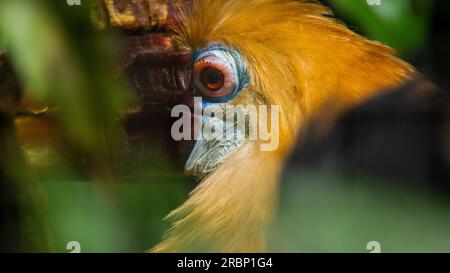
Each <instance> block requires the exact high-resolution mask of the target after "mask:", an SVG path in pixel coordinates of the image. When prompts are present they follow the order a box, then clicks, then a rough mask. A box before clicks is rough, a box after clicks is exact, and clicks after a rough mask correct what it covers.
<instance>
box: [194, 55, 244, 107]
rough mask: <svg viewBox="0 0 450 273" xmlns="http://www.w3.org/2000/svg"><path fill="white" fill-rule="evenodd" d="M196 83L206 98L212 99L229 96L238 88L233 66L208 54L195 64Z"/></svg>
mask: <svg viewBox="0 0 450 273" xmlns="http://www.w3.org/2000/svg"><path fill="white" fill-rule="evenodd" d="M194 84H195V86H196V88H197V90H198V91H200V93H201V94H202V95H203V96H204V97H205V98H211V99H219V98H222V97H227V96H229V95H231V94H232V93H233V92H234V91H235V89H236V80H235V78H234V75H233V72H232V69H231V67H229V66H228V65H227V64H226V63H224V62H223V61H222V60H220V59H219V58H217V57H215V56H206V57H204V58H203V59H201V60H199V61H197V62H196V63H195V64H194Z"/></svg>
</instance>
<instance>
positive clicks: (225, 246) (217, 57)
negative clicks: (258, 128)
mask: <svg viewBox="0 0 450 273" xmlns="http://www.w3.org/2000/svg"><path fill="white" fill-rule="evenodd" d="M173 30H174V32H175V33H176V38H175V44H176V46H177V48H178V49H179V50H180V51H188V52H190V53H192V56H193V59H192V75H193V76H192V86H193V93H192V94H193V95H194V96H197V97H201V98H202V100H201V104H202V106H203V108H204V110H208V109H217V108H220V109H224V108H226V107H227V106H231V105H244V106H246V105H253V106H257V105H275V106H278V107H279V108H278V109H279V115H278V116H277V119H276V120H275V123H277V127H278V128H279V145H278V146H277V148H276V149H274V150H271V151H262V150H261V149H260V146H259V144H260V142H261V141H260V140H253V141H249V140H221V139H214V138H212V139H207V140H198V141H197V143H196V145H195V147H194V150H193V151H192V153H191V156H190V158H189V160H188V162H187V164H186V170H187V171H188V172H189V173H191V174H193V175H195V176H197V177H199V178H200V180H201V182H200V184H199V185H198V187H197V188H196V189H195V190H194V191H193V192H192V194H191V196H190V197H189V199H188V200H187V201H186V202H185V203H184V204H183V205H182V206H181V207H179V208H178V209H176V210H174V211H173V212H172V213H171V214H169V216H168V219H172V220H173V226H172V228H171V229H170V230H169V231H168V233H167V235H166V238H165V240H164V241H163V242H162V243H161V244H159V245H158V246H156V247H155V248H154V249H153V250H154V251H177V250H183V249H185V248H186V247H187V246H188V245H190V244H191V243H192V242H193V241H201V242H208V243H211V244H210V245H212V246H213V247H212V249H214V250H218V251H262V250H264V249H265V231H266V227H267V225H268V224H269V223H270V221H271V218H272V215H273V211H274V207H275V205H274V204H275V200H276V196H277V194H276V192H277V188H278V178H279V175H280V172H281V169H282V166H283V163H284V161H285V158H286V156H287V155H288V153H289V151H290V150H291V149H292V147H293V146H294V144H295V143H296V139H297V136H298V134H299V132H301V131H302V130H305V128H306V127H307V124H308V123H310V122H311V120H313V117H316V116H319V117H320V119H318V121H319V122H321V123H324V124H329V123H330V121H332V120H333V119H335V118H336V117H337V116H338V115H339V114H340V113H342V112H343V111H344V110H346V109H348V108H350V107H352V106H355V105H357V104H359V103H362V102H364V101H365V100H368V99H369V98H371V97H373V96H374V95H376V94H377V93H379V92H380V90H386V89H389V88H391V87H395V86H398V85H401V84H402V83H404V82H405V81H406V80H408V79H409V78H411V77H413V76H414V73H415V72H414V69H413V68H412V67H411V66H410V65H409V64H407V63H405V62H403V61H402V60H400V59H399V58H397V57H395V56H394V54H393V50H392V49H391V48H389V47H387V46H384V45H382V44H380V43H378V42H374V41H369V40H367V39H365V38H363V37H361V36H359V35H357V34H355V33H354V32H352V31H350V30H349V29H348V28H347V27H345V26H344V25H343V24H341V23H338V22H337V21H336V20H335V19H333V18H332V12H331V11H330V9H328V8H326V7H324V6H323V5H320V4H318V3H317V2H315V1H309V0H193V1H192V3H191V7H190V11H189V13H185V14H184V15H182V16H180V17H179V18H178V19H177V20H175V21H174V24H173ZM258 115H260V113H259V112H258ZM201 119H203V120H205V122H206V125H208V124H209V125H213V124H215V125H217V124H220V126H224V127H225V128H228V127H231V126H234V125H235V123H236V122H237V121H236V120H235V119H234V120H232V121H223V120H221V119H219V118H217V117H212V116H205V115H201ZM269 120H270V121H268V123H271V122H273V121H272V119H269ZM315 120H316V121H317V119H315ZM220 122H223V124H221V123H220ZM227 122H228V124H227ZM266 125H267V124H266ZM272 127H273V126H272ZM233 128H234V127H233ZM234 130H236V129H234ZM241 133H242V134H247V133H248V132H246V131H243V132H241Z"/></svg>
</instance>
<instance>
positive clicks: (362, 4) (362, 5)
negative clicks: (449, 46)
mask: <svg viewBox="0 0 450 273" xmlns="http://www.w3.org/2000/svg"><path fill="white" fill-rule="evenodd" d="M331 2H332V4H333V6H334V7H335V8H336V10H337V11H338V12H339V13H340V14H342V15H344V16H345V17H347V18H349V19H350V20H351V21H352V22H353V23H354V24H356V26H357V29H356V30H357V31H358V32H362V34H364V35H366V36H368V37H369V38H371V39H374V40H378V41H380V42H383V43H385V44H388V45H390V46H392V47H393V48H395V49H397V51H399V52H400V53H401V54H410V53H414V52H415V51H417V50H418V49H420V48H421V46H423V45H424V43H425V41H426V38H427V31H428V26H429V21H430V20H429V19H430V16H431V11H432V7H433V2H434V1H433V0H381V5H379V6H377V5H373V6H371V5H369V4H368V3H367V1H366V0H358V1H355V0H332V1H331Z"/></svg>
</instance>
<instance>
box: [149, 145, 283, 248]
mask: <svg viewBox="0 0 450 273" xmlns="http://www.w3.org/2000/svg"><path fill="white" fill-rule="evenodd" d="M281 167H282V159H281V158H279V157H278V156H276V155H273V154H271V153H261V152H260V151H259V145H258V143H257V142H249V143H246V144H244V145H243V146H242V147H241V148H240V150H239V151H238V152H236V153H234V154H233V155H231V157H230V158H229V160H227V161H226V162H225V163H223V165H221V166H220V167H219V168H218V169H217V170H216V171H215V172H214V173H212V174H210V175H209V176H207V177H206V178H205V179H204V180H203V181H202V182H201V183H200V184H199V185H198V186H197V188H196V189H195V190H194V191H193V192H192V193H191V195H190V197H189V199H188V200H187V201H186V202H185V203H184V204H183V205H182V206H181V207H179V208H177V209H176V210H174V211H173V212H172V213H170V214H169V215H168V216H167V218H168V219H170V220H172V221H173V225H172V227H171V229H170V230H169V231H168V233H167V235H166V238H165V240H164V241H163V242H162V243H160V244H159V245H157V246H156V247H155V248H154V249H153V250H152V251H154V252H178V251H219V252H260V251H264V250H265V249H266V228H267V226H268V223H270V221H271V219H272V216H273V211H274V204H275V203H276V202H275V201H276V200H275V199H276V196H277V181H278V176H279V175H280V171H281Z"/></svg>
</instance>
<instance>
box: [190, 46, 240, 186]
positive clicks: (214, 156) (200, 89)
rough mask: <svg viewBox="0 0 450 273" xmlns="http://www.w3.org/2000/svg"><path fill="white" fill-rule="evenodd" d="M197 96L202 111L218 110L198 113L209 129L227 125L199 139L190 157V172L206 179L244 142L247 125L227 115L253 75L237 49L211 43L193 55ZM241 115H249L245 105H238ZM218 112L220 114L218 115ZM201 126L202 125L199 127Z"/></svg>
mask: <svg viewBox="0 0 450 273" xmlns="http://www.w3.org/2000/svg"><path fill="white" fill-rule="evenodd" d="M192 75H193V85H194V91H193V93H194V96H196V97H200V98H201V100H196V102H197V103H195V104H201V105H195V106H196V107H200V108H201V109H202V111H204V112H206V113H208V112H209V113H212V112H214V113H215V115H214V116H209V115H202V114H200V115H199V116H196V117H195V118H199V119H201V121H202V125H203V126H205V127H207V128H218V127H220V128H224V130H223V131H220V132H212V133H210V134H209V135H205V133H204V132H202V136H201V138H200V139H198V140H197V142H196V144H195V146H194V148H193V150H192V152H191V155H190V157H189V158H188V160H187V163H186V167H185V171H186V173H188V174H190V175H193V176H195V177H197V178H198V179H199V180H201V179H203V178H204V177H205V176H207V175H208V174H209V173H211V172H213V171H215V170H216V169H217V167H218V166H219V165H220V164H221V163H223V162H224V160H226V159H227V158H228V156H229V155H230V154H232V153H233V152H235V151H236V150H237V149H238V148H239V147H240V146H241V145H242V144H243V143H244V141H243V139H244V138H245V135H246V133H247V132H246V131H245V128H243V127H240V126H236V121H235V118H233V119H230V118H228V119H227V118H225V114H224V113H225V111H226V109H227V105H228V104H229V103H230V102H232V101H233V100H234V99H235V97H236V96H238V95H239V94H240V93H241V92H242V91H243V90H244V89H245V88H246V87H247V86H248V83H249V77H248V74H247V71H246V68H245V65H244V62H243V59H242V57H241V54H240V53H239V52H237V51H236V50H234V49H231V48H228V47H226V46H222V45H219V44H211V45H209V46H207V47H206V48H205V49H202V50H197V52H196V54H195V55H194V58H193V71H192ZM236 111H240V113H236V115H237V116H238V117H244V118H245V117H246V116H247V113H246V109H245V108H236ZM217 113H220V114H219V115H217ZM198 129H201V128H198ZM227 133H233V134H235V135H234V136H235V137H233V138H225V137H223V135H219V134H227Z"/></svg>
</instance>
